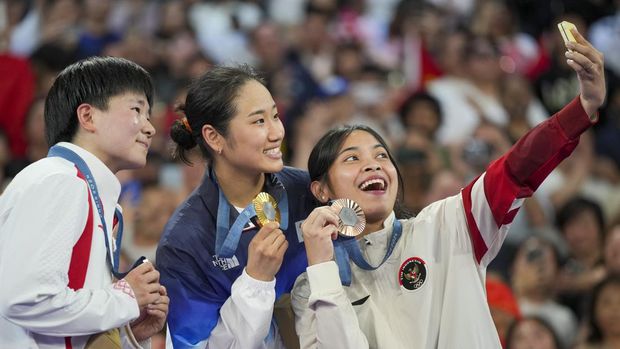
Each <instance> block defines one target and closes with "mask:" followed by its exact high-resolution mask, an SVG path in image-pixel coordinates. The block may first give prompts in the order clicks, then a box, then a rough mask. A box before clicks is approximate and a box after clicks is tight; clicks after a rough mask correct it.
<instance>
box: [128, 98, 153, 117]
mask: <svg viewBox="0 0 620 349" xmlns="http://www.w3.org/2000/svg"><path fill="white" fill-rule="evenodd" d="M129 102H130V103H138V104H139V105H140V106H141V107H146V105H147V102H146V100H144V99H142V98H130V99H129ZM148 113H149V115H150V114H151V108H150V107H149V108H148Z"/></svg>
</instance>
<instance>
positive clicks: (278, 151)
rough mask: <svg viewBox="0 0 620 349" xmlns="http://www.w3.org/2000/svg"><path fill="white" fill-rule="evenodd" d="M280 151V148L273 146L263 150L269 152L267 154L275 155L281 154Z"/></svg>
mask: <svg viewBox="0 0 620 349" xmlns="http://www.w3.org/2000/svg"><path fill="white" fill-rule="evenodd" d="M279 153H280V148H272V149H269V150H265V151H263V154H267V155H274V154H279Z"/></svg>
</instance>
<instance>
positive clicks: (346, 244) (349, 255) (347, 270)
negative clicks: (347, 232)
mask: <svg viewBox="0 0 620 349" xmlns="http://www.w3.org/2000/svg"><path fill="white" fill-rule="evenodd" d="M402 232H403V225H402V223H401V222H400V221H399V220H398V219H396V218H394V223H392V236H391V237H390V242H389V244H388V248H387V251H385V256H384V257H383V260H382V261H381V263H379V265H377V266H376V267H373V266H372V265H370V264H369V263H368V262H367V261H366V259H365V258H364V256H363V255H362V251H361V250H360V246H359V245H358V242H357V239H356V238H355V237H344V236H339V237H338V239H337V240H336V241H334V255H335V259H336V264H337V265H338V273H339V274H340V281H341V282H342V284H343V285H344V286H350V285H351V265H350V264H349V259H351V260H352V261H353V263H355V265H357V266H358V267H360V268H361V269H364V270H375V269H377V268H379V267H380V266H382V265H383V263H385V261H386V260H387V259H388V258H389V257H390V256H391V255H392V252H393V251H394V247H396V244H397V243H398V240H400V237H401V235H402Z"/></svg>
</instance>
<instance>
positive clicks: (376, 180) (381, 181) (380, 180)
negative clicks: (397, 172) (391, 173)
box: [360, 178, 385, 190]
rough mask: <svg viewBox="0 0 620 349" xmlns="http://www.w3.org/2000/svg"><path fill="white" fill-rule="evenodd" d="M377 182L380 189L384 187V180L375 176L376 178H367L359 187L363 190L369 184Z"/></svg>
mask: <svg viewBox="0 0 620 349" xmlns="http://www.w3.org/2000/svg"><path fill="white" fill-rule="evenodd" d="M377 183H378V184H381V190H383V189H384V188H385V181H384V180H383V179H379V178H376V179H370V180H367V181H366V182H364V183H362V185H360V189H362V190H365V189H366V188H368V186H370V185H371V184H377Z"/></svg>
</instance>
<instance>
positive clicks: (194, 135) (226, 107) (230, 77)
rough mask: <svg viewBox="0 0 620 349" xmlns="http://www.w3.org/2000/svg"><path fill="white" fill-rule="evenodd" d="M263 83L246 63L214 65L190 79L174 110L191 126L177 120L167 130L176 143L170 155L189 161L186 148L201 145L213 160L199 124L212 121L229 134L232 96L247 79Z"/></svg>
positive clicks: (224, 134)
mask: <svg viewBox="0 0 620 349" xmlns="http://www.w3.org/2000/svg"><path fill="white" fill-rule="evenodd" d="M252 80H253V81H257V82H259V83H261V84H263V85H265V82H264V80H263V79H262V78H261V77H260V76H259V75H258V74H257V73H256V71H255V70H254V69H253V68H252V67H250V66H249V65H246V64H243V65H237V66H216V67H214V68H213V69H211V70H209V71H208V72H206V73H205V74H203V75H202V76H201V77H199V78H198V79H196V80H195V81H193V82H192V83H191V85H190V87H189V89H188V91H187V97H186V98H185V103H183V104H181V105H179V106H178V107H177V111H179V112H180V113H182V114H184V115H185V117H186V118H187V122H188V124H189V127H190V129H187V127H185V125H184V124H183V122H182V121H181V120H176V121H175V122H174V124H173V125H172V128H171V130H170V136H171V137H172V140H173V141H174V142H175V143H176V144H177V145H176V147H175V150H174V154H173V156H174V157H175V158H179V159H181V161H183V162H184V163H186V164H191V161H190V160H189V157H188V154H187V151H189V150H190V149H192V148H194V147H195V146H196V145H199V146H200V150H201V152H202V155H203V157H204V158H205V159H206V160H207V161H208V162H210V161H212V160H213V155H212V154H211V150H209V147H207V144H206V142H205V140H204V139H203V137H202V127H203V126H204V125H211V126H213V128H214V129H215V130H217V132H219V133H220V134H221V135H222V136H224V137H225V136H226V135H227V134H228V125H229V124H230V120H231V119H232V118H233V116H234V115H235V113H236V112H237V105H236V103H234V101H235V98H237V97H238V96H239V90H240V89H241V87H243V86H244V85H245V84H246V83H247V82H248V81H252Z"/></svg>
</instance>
